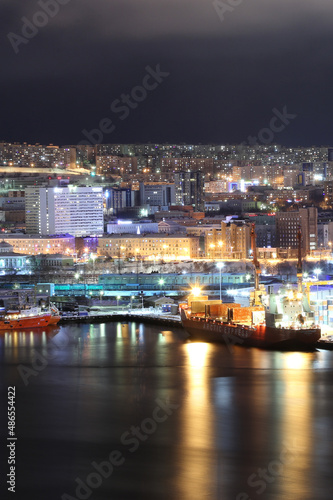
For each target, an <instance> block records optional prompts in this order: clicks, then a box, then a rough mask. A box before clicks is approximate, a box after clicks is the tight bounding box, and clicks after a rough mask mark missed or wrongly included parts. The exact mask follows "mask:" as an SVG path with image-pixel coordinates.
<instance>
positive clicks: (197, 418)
mask: <svg viewBox="0 0 333 500" xmlns="http://www.w3.org/2000/svg"><path fill="white" fill-rule="evenodd" d="M184 349H185V353H186V357H187V363H186V365H187V366H186V373H185V378H186V380H185V387H186V397H184V402H183V404H182V409H181V433H180V436H181V438H180V443H179V450H178V453H179V455H178V461H179V469H180V470H179V477H178V481H177V489H178V491H179V496H178V498H181V499H183V500H193V498H209V494H210V492H211V491H213V484H214V479H215V477H214V463H215V453H214V451H213V450H214V435H213V429H214V425H213V412H212V406H211V395H210V380H209V368H208V366H207V363H208V358H209V356H210V354H211V351H212V346H211V345H209V344H205V343H191V344H190V343H189V344H186V345H185V346H184Z"/></svg>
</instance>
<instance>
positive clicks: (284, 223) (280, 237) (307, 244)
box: [276, 207, 318, 255]
mask: <svg viewBox="0 0 333 500" xmlns="http://www.w3.org/2000/svg"><path fill="white" fill-rule="evenodd" d="M317 212H318V211H317V208H315V207H308V208H300V209H299V210H292V211H288V212H277V214H276V237H277V246H278V247H280V248H286V249H289V248H290V249H296V248H297V231H298V229H299V227H301V231H302V251H303V254H304V255H308V254H310V252H311V251H313V250H316V248H317Z"/></svg>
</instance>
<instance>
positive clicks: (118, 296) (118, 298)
mask: <svg viewBox="0 0 333 500" xmlns="http://www.w3.org/2000/svg"><path fill="white" fill-rule="evenodd" d="M120 299H121V297H120V295H117V309H118V307H119V300H120Z"/></svg>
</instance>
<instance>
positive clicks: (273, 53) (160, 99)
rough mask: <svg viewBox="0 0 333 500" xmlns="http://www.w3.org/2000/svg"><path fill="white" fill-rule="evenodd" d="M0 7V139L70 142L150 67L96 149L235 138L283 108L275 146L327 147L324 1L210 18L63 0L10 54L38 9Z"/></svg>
mask: <svg viewBox="0 0 333 500" xmlns="http://www.w3.org/2000/svg"><path fill="white" fill-rule="evenodd" d="M226 2H227V0H226ZM1 9H2V16H1V18H2V21H3V22H2V28H1V32H0V36H1V39H2V45H1V49H0V50H1V52H0V55H1V58H2V62H3V68H5V71H3V72H2V75H1V77H0V81H1V95H2V98H3V99H2V109H1V115H2V122H1V128H0V139H1V138H4V139H7V140H15V139H16V140H28V141H30V142H33V141H38V142H54V143H74V142H77V141H80V140H82V132H81V131H82V130H83V129H88V130H90V129H92V128H95V127H96V126H98V123H99V121H100V120H101V119H102V118H104V117H108V116H109V117H110V118H112V112H111V110H110V104H111V102H112V101H113V100H114V99H116V98H118V97H119V96H120V95H121V94H122V93H124V92H125V93H126V92H129V91H131V89H132V88H133V87H134V86H135V85H139V84H140V83H141V81H142V78H143V76H144V74H145V67H146V66H147V65H151V66H155V65H157V64H160V65H161V68H162V69H163V70H164V71H168V72H170V76H169V77H168V78H167V79H166V80H165V81H164V82H163V83H162V84H161V85H160V86H159V87H158V88H157V89H156V90H154V92H152V93H151V94H149V95H148V97H147V99H146V100H145V101H144V102H142V103H140V105H139V106H138V108H137V109H135V110H133V111H132V112H131V114H130V116H129V117H128V118H127V119H126V120H124V121H119V119H118V121H117V123H116V125H117V126H116V130H115V132H114V133H113V134H112V135H110V136H105V138H104V140H105V142H116V141H121V142H131V141H133V142H141V141H147V140H151V141H170V142H173V141H174V142H199V141H200V142H221V143H223V142H242V141H244V140H246V138H247V137H248V135H255V134H257V133H258V132H259V130H260V129H261V128H263V127H266V126H267V124H268V123H269V121H270V119H271V116H272V109H273V108H280V109H282V107H283V106H284V105H287V107H288V110H290V112H291V113H294V114H297V119H295V120H294V121H293V122H292V123H291V124H290V125H289V126H288V127H287V128H286V129H285V130H284V131H283V132H281V133H280V134H279V135H277V136H276V141H277V142H282V143H286V144H312V143H317V144H327V143H329V142H330V141H331V128H330V127H331V124H330V121H331V120H330V117H331V114H332V112H333V109H332V107H333V105H332V103H331V98H330V82H331V80H332V72H333V64H332V62H331V61H332V47H333V43H332V42H333V34H332V33H331V28H330V23H329V21H330V19H331V18H332V16H331V15H332V13H333V4H332V3H328V2H327V1H321V0H316V1H309V0H288V1H286V0H282V1H281V0H279V1H277V0H270V2H267V0H244V2H241V3H240V4H239V5H238V6H237V7H235V8H234V10H233V11H232V12H227V13H226V15H225V19H224V21H223V22H221V20H220V19H219V16H218V14H217V13H216V11H215V9H214V6H213V2H210V1H209V2H207V1H202V0H182V1H179V0H177V1H176V0H168V1H167V0H161V1H159V2H156V0H145V1H143V0H142V1H137V0H136V1H134V0H133V1H132V0H122V1H118V0H113V1H112V2H109V1H108V0H97V1H94V2H91V1H88V0H81V1H80V0H70V1H69V2H68V4H67V5H63V6H61V8H60V10H59V13H58V15H57V16H55V17H54V18H53V19H50V21H49V23H48V24H47V25H46V26H45V27H43V28H40V29H39V32H38V34H37V35H36V36H35V37H33V38H32V39H31V40H30V41H29V43H28V44H26V45H23V44H22V45H21V46H20V47H19V48H20V50H19V53H18V54H15V53H14V51H13V48H12V47H11V44H10V42H9V40H8V38H7V34H8V32H10V31H11V32H15V33H17V34H19V33H20V29H21V25H22V22H21V18H22V16H26V17H27V18H28V19H32V18H33V16H34V14H35V12H37V11H38V10H40V7H39V5H38V3H37V2H36V3H34V2H32V3H31V2H29V3H28V4H26V3H24V4H22V3H21V2H19V1H13V0H11V1H10V2H7V1H5V0H3V2H2V7H1Z"/></svg>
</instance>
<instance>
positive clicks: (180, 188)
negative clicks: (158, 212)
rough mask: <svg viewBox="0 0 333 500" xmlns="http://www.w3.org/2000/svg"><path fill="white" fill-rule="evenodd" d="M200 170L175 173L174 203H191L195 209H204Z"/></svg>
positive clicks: (202, 177) (202, 180) (202, 178)
mask: <svg viewBox="0 0 333 500" xmlns="http://www.w3.org/2000/svg"><path fill="white" fill-rule="evenodd" d="M203 182H204V176H203V174H202V172H178V173H176V174H175V187H176V205H191V206H192V207H194V210H195V211H199V212H200V211H202V210H203V209H204V199H203Z"/></svg>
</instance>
